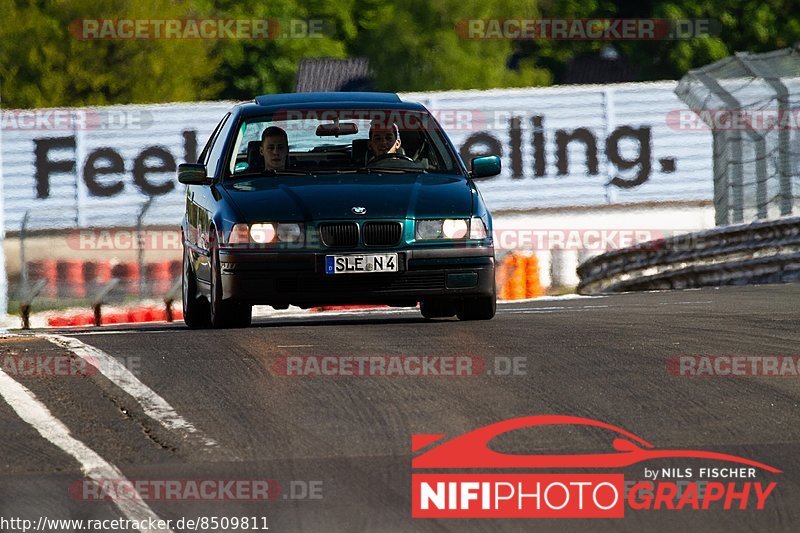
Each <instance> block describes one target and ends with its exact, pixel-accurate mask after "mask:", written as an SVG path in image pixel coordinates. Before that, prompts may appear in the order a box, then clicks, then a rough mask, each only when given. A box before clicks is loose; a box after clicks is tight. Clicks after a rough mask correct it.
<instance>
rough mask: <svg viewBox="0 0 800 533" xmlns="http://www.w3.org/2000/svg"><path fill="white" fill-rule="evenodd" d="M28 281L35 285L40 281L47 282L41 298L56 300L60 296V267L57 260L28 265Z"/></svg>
mask: <svg viewBox="0 0 800 533" xmlns="http://www.w3.org/2000/svg"><path fill="white" fill-rule="evenodd" d="M28 279H30V281H31V283H34V282H36V281H38V280H40V279H44V280H47V285H45V287H44V289H42V292H41V293H39V294H40V296H42V297H44V298H56V297H57V296H58V266H57V264H56V260H55V259H44V260H42V261H31V262H30V263H28Z"/></svg>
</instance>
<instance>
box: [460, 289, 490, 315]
mask: <svg viewBox="0 0 800 533" xmlns="http://www.w3.org/2000/svg"><path fill="white" fill-rule="evenodd" d="M496 311H497V301H496V298H495V295H494V294H493V295H491V296H480V297H478V298H470V299H464V300H463V301H462V302H461V308H460V309H459V310H458V318H459V320H491V319H492V318H494V315H495V312H496Z"/></svg>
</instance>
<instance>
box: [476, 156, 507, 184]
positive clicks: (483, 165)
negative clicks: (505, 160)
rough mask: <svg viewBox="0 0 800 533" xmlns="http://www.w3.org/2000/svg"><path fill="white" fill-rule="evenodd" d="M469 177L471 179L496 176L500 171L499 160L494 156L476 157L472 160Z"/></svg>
mask: <svg viewBox="0 0 800 533" xmlns="http://www.w3.org/2000/svg"><path fill="white" fill-rule="evenodd" d="M471 167H472V168H471V170H470V173H469V174H470V176H471V177H472V178H473V179H478V178H489V177H491V176H497V175H498V174H500V171H501V170H502V167H501V164H500V158H499V157H497V156H496V155H489V156H485V157H476V158H474V159H473V160H472V165H471Z"/></svg>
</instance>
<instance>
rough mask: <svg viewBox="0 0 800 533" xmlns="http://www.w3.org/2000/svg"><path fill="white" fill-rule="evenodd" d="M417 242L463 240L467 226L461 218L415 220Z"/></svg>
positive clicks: (467, 229)
mask: <svg viewBox="0 0 800 533" xmlns="http://www.w3.org/2000/svg"><path fill="white" fill-rule="evenodd" d="M416 226H417V240H422V241H428V240H435V239H464V238H466V236H467V232H468V231H469V225H468V223H467V221H466V220H464V219H462V218H442V219H433V220H417V224H416Z"/></svg>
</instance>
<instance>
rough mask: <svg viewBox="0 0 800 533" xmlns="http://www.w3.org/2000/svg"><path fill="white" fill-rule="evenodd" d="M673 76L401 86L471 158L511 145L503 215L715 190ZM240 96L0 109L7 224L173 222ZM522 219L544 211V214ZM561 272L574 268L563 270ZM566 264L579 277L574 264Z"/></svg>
mask: <svg viewBox="0 0 800 533" xmlns="http://www.w3.org/2000/svg"><path fill="white" fill-rule="evenodd" d="M675 86H676V83H675V82H659V83H629V84H618V85H608V86H561V87H550V88H531V89H514V90H490V91H451V92H438V93H409V94H402V95H401V97H402V98H403V99H405V100H410V101H420V102H422V103H424V104H425V105H426V106H427V107H428V108H429V109H430V110H431V111H432V112H433V113H434V114H435V116H436V117H437V119H438V120H439V121H440V123H441V124H442V126H443V127H444V128H445V130H446V131H447V132H448V134H449V135H450V136H451V138H452V140H453V142H454V144H455V145H456V148H457V149H458V150H459V152H460V153H461V154H462V157H464V159H465V161H466V162H467V164H469V159H470V158H471V157H475V156H478V155H482V154H486V153H497V154H500V155H501V157H502V160H503V173H502V174H501V175H500V176H496V177H493V178H490V179H486V180H482V181H480V182H479V187H480V190H481V193H482V194H483V196H484V198H485V200H486V202H487V203H488V205H489V207H490V208H491V209H492V211H493V212H494V214H495V220H496V224H502V222H503V220H505V219H507V218H508V217H510V216H512V215H513V216H516V215H519V214H524V213H528V214H531V213H536V212H538V211H539V210H540V209H541V208H549V209H551V210H552V209H556V210H557V211H556V213H559V214H562V215H563V214H564V213H569V212H570V208H572V207H575V206H583V207H600V206H604V207H606V208H607V207H612V208H615V207H624V206H629V205H634V206H636V205H645V204H646V205H651V203H653V202H655V203H659V202H673V203H674V202H677V204H674V205H678V206H680V205H681V204H687V205H688V203H692V202H695V203H697V202H704V203H706V204H707V205H708V204H710V203H711V201H712V200H713V183H712V175H713V172H712V162H711V135H710V133H709V132H708V131H707V130H706V129H704V128H702V127H697V126H698V122H697V121H691V120H688V119H689V118H691V117H692V116H693V114H692V113H691V111H689V110H688V109H687V108H686V107H685V105H684V104H682V103H681V102H680V101H679V100H678V98H677V97H676V96H675V94H674V92H673V91H674V89H675ZM231 105H233V103H232V102H203V103H190V104H187V103H178V104H159V105H129V106H108V107H97V108H83V109H79V108H70V109H41V110H11V109H5V110H1V111H0V113H1V114H0V127H1V128H2V143H0V176H1V177H2V187H3V203H2V204H0V211H2V212H0V217H4V218H5V230H6V231H11V232H16V231H19V229H20V226H21V223H22V220H23V217H24V216H25V214H26V213H28V222H27V229H29V230H37V229H67V228H86V227H115V226H128V227H130V226H132V225H134V224H135V221H136V215H137V213H138V212H139V210H140V209H141V206H142V205H143V204H144V203H145V202H146V201H147V200H148V199H149V198H150V197H154V198H155V199H156V200H157V201H155V202H153V206H152V208H151V209H150V210H149V211H148V213H147V217H146V221H145V223H146V224H149V225H154V224H158V225H177V224H178V223H179V221H180V219H181V216H182V213H183V201H184V200H183V187H182V186H180V184H178V183H177V180H176V176H175V169H176V167H177V165H178V164H179V163H182V162H184V161H194V160H195V158H196V156H197V155H198V154H199V152H200V151H201V150H202V147H203V145H204V144H205V142H206V140H207V138H208V136H209V135H210V133H211V131H212V130H213V128H214V127H215V125H216V124H217V122H218V121H219V119H220V118H221V117H222V116H223V115H224V113H225V112H226V111H227V110H228V109H229V108H230V107H231ZM675 210H676V208H673V212H674V211H675ZM677 210H678V211H679V210H680V207H678V208H677ZM551 212H552V211H551ZM618 214H619V213H618V211H617V214H616V215H615V216H618ZM638 214H639V215H642V212H641V210H639V213H638ZM567 218H569V217H567ZM581 219H582V220H584V222H583V224H584V225H585V217H582V218H581ZM525 220H526V221H527V222H526V223H527V224H533V225H535V224H537V223H538V222H539V219H537V218H536V216H529V217H527V218H525ZM598 220H599V219H598ZM640 220H641V218H640ZM675 221H676V224H677V225H680V223H681V221H680V220H678V219H677V218H676V219H675ZM639 224H640V225H641V223H640V222H639ZM561 227H562V228H563V229H568V227H567V225H564V224H562V226H561ZM0 228H2V226H0ZM518 229H525V228H518ZM686 229H687V230H697V229H702V227H691V228H686ZM0 231H2V229H0ZM567 252H568V253H567V256H565V257H562V258H557V259H556V261H555V267H554V268H557V267H558V265H567V266H565V267H564V268H565V269H568V270H573V267H574V263H575V262H576V261H577V260H578V257H577V255H576V254H579V253H581V252H573V251H567ZM537 253H543V251H542V250H537ZM544 253H548V252H547V251H544ZM570 254H572V255H575V257H571V256H570ZM545 260H546V261H549V259H547V258H545ZM546 270H548V271H549V270H551V269H546ZM548 273H549V272H548ZM544 275H547V273H545V274H544ZM553 275H554V276H555V277H562V278H563V277H564V276H563V273H559V272H558V271H553ZM0 277H2V278H3V279H5V275H2V276H0ZM567 278H569V279H567V282H572V281H574V279H575V278H574V274H572V273H570V275H569V276H567ZM0 283H3V282H1V281H0ZM0 292H3V293H5V291H0ZM4 307H5V306H4V305H2V302H0V308H4Z"/></svg>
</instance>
